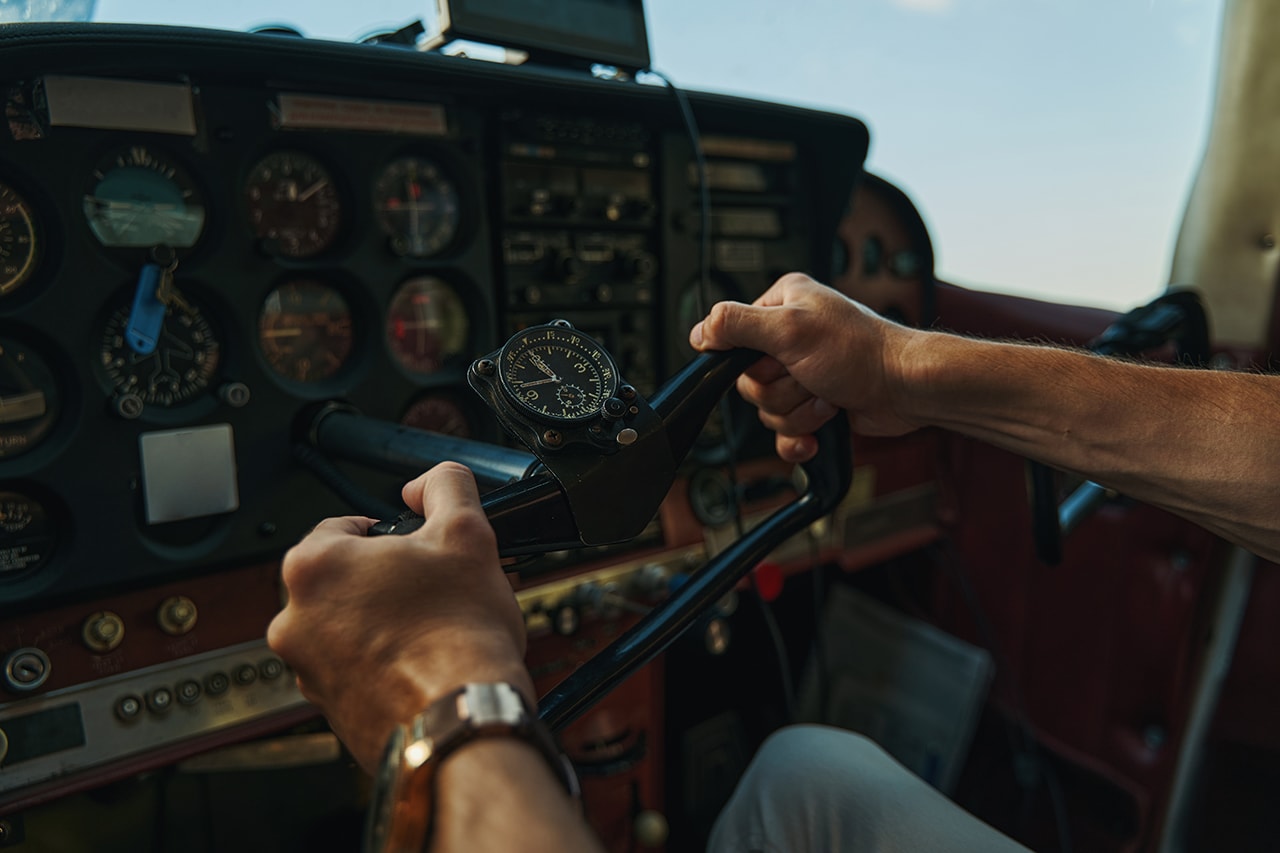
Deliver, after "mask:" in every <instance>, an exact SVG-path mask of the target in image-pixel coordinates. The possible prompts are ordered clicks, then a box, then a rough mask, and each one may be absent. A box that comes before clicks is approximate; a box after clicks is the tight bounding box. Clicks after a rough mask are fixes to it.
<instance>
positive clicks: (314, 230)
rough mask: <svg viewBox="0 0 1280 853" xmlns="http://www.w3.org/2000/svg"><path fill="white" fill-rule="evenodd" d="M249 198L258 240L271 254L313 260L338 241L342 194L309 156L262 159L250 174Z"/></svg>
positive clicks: (278, 155) (283, 153) (284, 153)
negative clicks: (335, 239)
mask: <svg viewBox="0 0 1280 853" xmlns="http://www.w3.org/2000/svg"><path fill="white" fill-rule="evenodd" d="M244 195H245V200H246V202H247V203H248V207H249V223H250V225H252V227H253V233H254V236H256V237H257V238H258V239H260V240H261V241H262V242H263V246H264V247H265V249H266V251H267V252H269V253H270V254H273V255H283V256H285V257H287V258H309V257H311V256H313V255H318V254H320V253H321V252H323V251H324V250H325V249H327V248H329V247H330V246H331V245H332V244H333V241H334V238H336V237H337V236H338V227H339V226H340V225H341V223H342V202H341V200H340V199H339V198H338V189H337V187H336V186H334V183H333V176H332V175H330V174H329V171H328V170H327V169H326V168H325V167H324V166H323V165H322V164H321V163H320V161H319V160H317V159H316V158H314V157H312V156H311V155H310V154H303V153H302V152H300V151H277V152H275V153H273V154H268V155H267V156H266V157H263V158H262V159H261V160H259V161H258V162H257V163H256V164H255V165H254V167H253V168H252V169H250V170H249V177H248V179H247V180H246V182H245V189H244Z"/></svg>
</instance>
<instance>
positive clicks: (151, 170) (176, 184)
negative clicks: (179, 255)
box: [84, 145, 205, 249]
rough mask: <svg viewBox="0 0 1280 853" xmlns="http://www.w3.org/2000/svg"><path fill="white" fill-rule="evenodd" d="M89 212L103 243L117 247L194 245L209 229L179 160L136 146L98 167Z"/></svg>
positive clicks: (86, 207) (87, 198)
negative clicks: (206, 228) (204, 231)
mask: <svg viewBox="0 0 1280 853" xmlns="http://www.w3.org/2000/svg"><path fill="white" fill-rule="evenodd" d="M84 215H85V219H86V220H87V221H88V223H89V230H90V231H92V232H93V236H95V237H97V238H98V242H100V243H102V245H104V246H108V247H112V248H151V247H153V246H172V247H174V248H177V249H185V248H190V247H191V246H194V245H195V244H196V241H197V240H199V239H200V233H201V232H202V231H203V230H204V220H205V208H204V202H203V201H202V199H201V196H200V192H199V190H198V189H197V188H196V185H195V183H194V182H193V181H192V180H191V177H190V176H189V175H188V174H187V173H186V172H185V171H184V170H183V169H182V167H181V166H179V165H178V164H177V162H175V161H173V160H171V159H170V158H169V157H167V156H166V155H163V154H161V153H159V152H157V151H155V150H153V149H151V148H147V147H146V146H142V145H132V146H130V147H128V148H125V149H123V150H121V151H118V152H116V153H114V154H111V155H109V156H108V157H106V158H105V159H104V160H103V161H102V162H101V163H100V164H99V165H98V167H97V168H96V169H94V171H93V184H92V186H91V187H90V189H89V191H88V192H87V193H86V194H85V197H84Z"/></svg>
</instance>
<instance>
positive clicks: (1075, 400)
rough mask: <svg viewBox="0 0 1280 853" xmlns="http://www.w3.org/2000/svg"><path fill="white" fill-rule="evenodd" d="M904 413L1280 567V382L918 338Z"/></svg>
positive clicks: (911, 350)
mask: <svg viewBox="0 0 1280 853" xmlns="http://www.w3.org/2000/svg"><path fill="white" fill-rule="evenodd" d="M902 363H903V373H902V375H903V380H902V381H903V385H902V390H901V392H900V395H899V400H900V404H899V412H900V414H902V415H903V416H904V417H905V418H907V419H908V420H910V421H914V422H916V423H921V424H931V425H935V426H940V427H944V428H947V429H951V430H954V431H956V432H960V433H963V434H965V435H969V436H973V437H975V438H979V439H982V440H984V441H987V442H989V443H991V444H994V445H996V446H998V447H1002V448H1005V449H1007V450H1011V451H1013V452H1016V453H1019V454H1022V455H1025V456H1028V457H1030V458H1033V459H1037V460H1039V461H1042V462H1046V463H1048V464H1050V465H1052V466H1055V467H1058V468H1062V469H1065V470H1070V471H1074V472H1077V473H1080V474H1083V475H1085V476H1088V477H1090V478H1091V479H1094V480H1096V481H1098V482H1100V483H1102V484H1103V485H1106V486H1109V487H1111V488H1115V489H1117V490H1119V491H1121V492H1123V493H1124V494H1127V495H1130V496H1132V497H1134V498H1138V499H1140V500H1143V501H1146V502H1148V503H1152V504H1155V505H1157V506H1161V507H1164V508H1166V509H1169V510H1171V511H1173V512H1176V513H1178V514H1180V515H1182V516H1184V517H1186V518H1189V519H1191V520H1193V521H1196V522H1197V523H1200V524H1202V525H1204V526H1205V527H1207V528H1209V529H1211V530H1213V531H1215V532H1217V533H1219V534H1221V535H1223V536H1225V537H1227V538H1229V539H1231V540H1233V541H1236V542H1239V543H1240V544H1242V545H1244V546H1246V547H1248V548H1250V549H1252V550H1254V551H1256V552H1257V553H1259V554H1260V555H1262V556H1264V557H1268V558H1271V559H1278V558H1280V377H1270V376H1258V375H1250V374H1239V373H1230V374H1228V373H1221V372H1215V371H1208V370H1178V369H1173V368H1165V367H1154V366H1145V365H1137V364H1132V363H1126V362H1122V361H1118V360H1115V359H1106V358H1100V357H1097V356H1093V355H1090V354H1087V353H1083V352H1079V351H1071V350H1061V349H1055V348H1051V347H1039V346H1021V345H1015V344H1003V343H994V342H989V341H977V340H970V339H965V338H960V337H955V336H950V335H941V334H934V333H917V335H916V336H914V337H913V339H912V340H911V342H910V344H909V345H908V347H907V348H905V349H904V357H903V362H902Z"/></svg>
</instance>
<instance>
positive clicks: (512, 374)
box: [498, 324, 618, 422]
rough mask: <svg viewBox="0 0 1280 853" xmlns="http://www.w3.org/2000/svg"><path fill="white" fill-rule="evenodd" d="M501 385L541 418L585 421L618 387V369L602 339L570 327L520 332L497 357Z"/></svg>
mask: <svg viewBox="0 0 1280 853" xmlns="http://www.w3.org/2000/svg"><path fill="white" fill-rule="evenodd" d="M498 373H499V376H500V377H501V384H502V390H503V391H504V393H505V394H506V395H507V397H508V398H509V399H510V400H511V401H512V402H513V403H514V404H515V405H516V406H517V407H519V408H521V409H523V410H525V411H526V412H527V413H529V414H531V415H533V416H534V417H536V418H538V419H539V420H543V421H549V422H557V421H562V422H571V421H583V420H587V419H589V418H592V417H595V416H596V415H598V414H599V413H600V409H601V407H602V406H603V405H604V402H605V400H608V399H609V398H610V397H612V396H613V395H614V393H615V392H616V391H617V390H618V370H617V368H616V367H615V366H614V363H613V359H612V358H610V357H609V354H608V353H607V352H605V351H604V348H603V347H601V346H600V345H599V344H598V343H596V342H595V341H593V340H592V339H591V338H589V337H587V336H586V335H584V334H582V333H581V332H579V331H578V330H576V329H573V328H570V327H568V326H559V325H554V324H553V325H550V326H534V327H532V328H529V329H525V330H524V331H523V332H519V333H518V334H516V335H515V337H513V338H511V340H509V341H507V344H506V346H504V347H503V348H502V352H501V353H500V354H499V356H498Z"/></svg>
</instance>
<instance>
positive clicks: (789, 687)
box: [649, 69, 796, 722]
mask: <svg viewBox="0 0 1280 853" xmlns="http://www.w3.org/2000/svg"><path fill="white" fill-rule="evenodd" d="M649 73H650V74H652V75H653V76H655V77H657V78H658V79H659V80H661V81H662V82H663V83H664V84H666V87H667V88H668V89H670V90H671V94H672V95H674V96H675V99H676V104H677V105H679V107H680V115H681V117H682V118H683V120H684V127H685V133H686V134H687V136H688V138H689V144H690V145H691V146H692V147H693V161H694V168H695V169H696V170H697V176H698V208H699V220H700V221H701V223H702V227H701V228H700V229H699V234H698V238H699V239H698V287H697V290H696V291H695V292H694V304H695V306H696V312H697V314H698V316H700V317H705V316H706V315H707V311H708V310H710V308H711V305H710V302H711V186H710V182H709V181H708V180H707V155H706V152H705V151H704V150H703V148H702V135H701V133H700V132H699V131H698V122H697V120H696V119H695V118H694V115H693V106H692V105H691V104H690V103H689V98H688V96H687V95H686V94H685V93H684V90H683V89H681V88H680V87H678V86H676V85H675V84H674V83H672V82H671V79H670V78H669V77H667V76H666V75H665V74H662V73H661V72H659V71H654V70H652V69H650V70H649ZM718 411H719V414H720V425H721V428H722V429H723V430H724V440H725V446H726V448H727V449H728V451H729V454H728V458H727V460H726V461H725V468H726V474H727V475H728V477H729V484H730V489H729V493H730V495H732V500H733V517H734V526H735V528H736V530H737V534H738V537H739V538H741V537H742V535H743V523H742V500H741V492H740V489H739V488H738V459H737V450H738V448H737V447H736V446H735V443H736V442H735V439H734V430H733V412H732V407H731V404H730V402H729V398H728V397H727V396H726V397H724V398H722V399H721V400H720V405H719V407H718ZM751 589H752V591H753V592H754V593H755V595H756V599H757V600H758V601H759V602H760V612H761V614H762V616H763V617H764V624H765V628H766V629H767V630H768V632H769V638H770V640H771V641H772V642H773V647H774V654H775V656H776V657H777V659H778V675H779V677H780V679H781V681H782V691H783V702H784V703H785V705H786V714H787V721H788V722H793V721H794V720H795V719H796V714H795V703H796V699H795V696H796V693H795V679H794V678H793V677H792V674H791V659H790V657H789V655H788V654H787V646H786V642H785V641H784V639H783V637H782V630H781V628H779V627H778V619H777V616H776V615H775V614H774V612H773V608H772V606H771V605H770V604H769V602H767V601H765V600H764V598H763V597H762V596H761V595H760V589H759V587H758V586H757V585H756V580H755V576H754V575H752V576H751Z"/></svg>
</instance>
